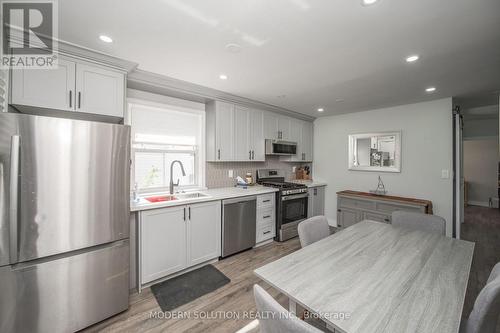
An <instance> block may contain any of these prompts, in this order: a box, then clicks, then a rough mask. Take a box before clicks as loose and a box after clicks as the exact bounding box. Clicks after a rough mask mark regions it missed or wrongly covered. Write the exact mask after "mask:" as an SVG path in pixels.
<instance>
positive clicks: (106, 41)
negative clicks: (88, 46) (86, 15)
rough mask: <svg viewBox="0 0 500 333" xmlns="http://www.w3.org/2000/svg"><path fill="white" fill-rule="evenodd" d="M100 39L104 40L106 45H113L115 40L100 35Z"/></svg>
mask: <svg viewBox="0 0 500 333" xmlns="http://www.w3.org/2000/svg"><path fill="white" fill-rule="evenodd" d="M99 39H100V40H102V41H103V42H104V43H113V39H112V38H111V37H109V36H106V35H100V36H99Z"/></svg>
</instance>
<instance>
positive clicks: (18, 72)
mask: <svg viewBox="0 0 500 333" xmlns="http://www.w3.org/2000/svg"><path fill="white" fill-rule="evenodd" d="M75 70H76V63H75V62H73V61H68V60H64V59H59V66H58V68H56V69H24V68H23V69H13V70H12V83H11V89H12V90H11V91H12V96H11V104H14V105H28V106H34V107H41V108H48V109H59V110H67V111H73V110H75Z"/></svg>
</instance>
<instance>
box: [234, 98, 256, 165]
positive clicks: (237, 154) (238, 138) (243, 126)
mask: <svg viewBox="0 0 500 333" xmlns="http://www.w3.org/2000/svg"><path fill="white" fill-rule="evenodd" d="M251 111H252V110H250V109H247V108H244V107H241V106H235V108H234V159H235V160H236V161H248V160H251V159H252V148H251V147H250V146H251V142H250V130H251V128H250V127H251V126H250V114H251Z"/></svg>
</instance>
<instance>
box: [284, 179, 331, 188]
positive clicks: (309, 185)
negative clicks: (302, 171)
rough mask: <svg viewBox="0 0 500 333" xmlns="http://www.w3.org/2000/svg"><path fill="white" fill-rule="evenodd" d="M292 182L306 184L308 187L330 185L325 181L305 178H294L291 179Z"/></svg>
mask: <svg viewBox="0 0 500 333" xmlns="http://www.w3.org/2000/svg"><path fill="white" fill-rule="evenodd" d="M290 182H291V183H296V184H304V185H306V186H307V187H318V186H326V185H328V184H327V183H325V182H320V181H314V180H305V179H294V180H290Z"/></svg>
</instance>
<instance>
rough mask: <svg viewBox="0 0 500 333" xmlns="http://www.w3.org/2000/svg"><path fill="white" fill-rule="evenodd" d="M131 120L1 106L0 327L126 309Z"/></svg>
mask: <svg viewBox="0 0 500 333" xmlns="http://www.w3.org/2000/svg"><path fill="white" fill-rule="evenodd" d="M129 155H130V128H129V127H128V126H123V125H114V124H105V123H96V122H89V121H78V120H69V119H58V118H50V117H39V116H31V115H24V114H14V113H0V332H3V333H6V332H71V331H76V330H79V329H82V328H84V327H86V326H89V325H91V324H93V323H96V322H98V321H101V320H103V319H105V318H107V317H109V316H112V315H114V314H116V313H118V312H121V311H124V310H126V309H127V308H128V295H129V260H130V255H129V239H128V238H129V214H130V213H129V205H130V196H129V193H130V187H129V177H130V173H129V160H130V156H129Z"/></svg>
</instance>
